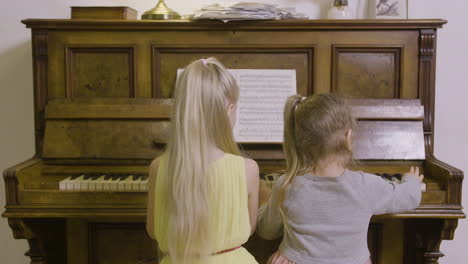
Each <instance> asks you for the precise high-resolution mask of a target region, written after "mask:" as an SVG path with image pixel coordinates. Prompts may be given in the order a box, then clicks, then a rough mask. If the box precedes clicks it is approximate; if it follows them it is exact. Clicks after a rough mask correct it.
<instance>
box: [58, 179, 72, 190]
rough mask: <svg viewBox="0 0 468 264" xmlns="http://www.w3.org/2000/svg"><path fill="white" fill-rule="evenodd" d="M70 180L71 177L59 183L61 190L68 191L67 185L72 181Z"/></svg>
mask: <svg viewBox="0 0 468 264" xmlns="http://www.w3.org/2000/svg"><path fill="white" fill-rule="evenodd" d="M70 179H71V176H69V177H67V178H65V179H64V180H61V181H60V182H59V190H61V191H66V190H67V184H68V182H69V181H70Z"/></svg>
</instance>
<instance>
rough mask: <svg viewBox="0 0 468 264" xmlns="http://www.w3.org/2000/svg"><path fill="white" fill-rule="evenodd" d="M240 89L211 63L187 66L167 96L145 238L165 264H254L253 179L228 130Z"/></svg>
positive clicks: (254, 168)
mask: <svg viewBox="0 0 468 264" xmlns="http://www.w3.org/2000/svg"><path fill="white" fill-rule="evenodd" d="M238 98H239V87H238V86H237V84H236V81H235V79H234V78H233V77H232V75H231V74H230V73H229V72H228V71H227V70H226V69H225V68H224V66H223V65H222V64H221V63H220V62H219V61H218V60H216V59H215V58H208V59H201V60H197V61H194V62H192V63H191V64H190V65H188V66H187V67H186V68H185V70H184V71H183V73H182V74H181V76H180V78H179V79H178V81H177V84H176V88H175V92H174V105H173V114H172V118H171V131H170V137H169V141H168V145H167V149H166V151H165V153H164V154H163V155H162V156H161V157H160V158H158V159H156V160H155V161H153V163H152V164H151V166H150V178H149V186H148V187H149V188H148V209H147V232H148V234H149V235H150V236H151V237H152V238H153V239H155V240H157V242H158V246H159V249H160V250H161V251H162V253H163V254H164V255H165V257H164V258H163V259H162V262H161V263H162V264H168V263H177V264H179V263H181V264H186V263H187V264H188V263H190V264H192V263H203V264H205V263H227V264H229V263H233V264H234V263H246V264H250V263H252V264H253V263H257V262H256V261H255V259H254V258H253V257H252V256H251V255H250V254H249V253H248V252H247V251H246V250H245V249H244V248H242V247H241V245H242V244H244V243H245V242H246V241H247V240H248V238H249V236H250V235H251V234H252V232H253V231H254V230H255V226H256V217H257V209H258V188H259V171H258V165H257V163H256V162H255V161H253V160H251V159H247V158H244V157H242V156H240V152H239V149H238V147H237V144H236V143H235V142H234V137H233V133H232V129H233V126H234V123H235V115H236V109H237V102H238Z"/></svg>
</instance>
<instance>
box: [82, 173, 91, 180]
mask: <svg viewBox="0 0 468 264" xmlns="http://www.w3.org/2000/svg"><path fill="white" fill-rule="evenodd" d="M90 178H92V176H91V175H90V174H85V175H84V177H83V180H88V179H90Z"/></svg>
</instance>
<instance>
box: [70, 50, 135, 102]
mask: <svg viewBox="0 0 468 264" xmlns="http://www.w3.org/2000/svg"><path fill="white" fill-rule="evenodd" d="M66 53H67V57H66V58H67V62H66V66H67V97H68V98H99V97H117V98H118V97H134V96H135V76H134V74H135V68H134V67H135V66H134V65H135V58H134V49H133V47H129V48H121V47H112V46H111V47H101V48H97V47H88V48H85V47H67V49H66Z"/></svg>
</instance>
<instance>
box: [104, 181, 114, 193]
mask: <svg viewBox="0 0 468 264" xmlns="http://www.w3.org/2000/svg"><path fill="white" fill-rule="evenodd" d="M111 181H112V178H109V179H107V180H104V181H103V183H102V191H103V192H109V191H110V190H111V185H110V182H111Z"/></svg>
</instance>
